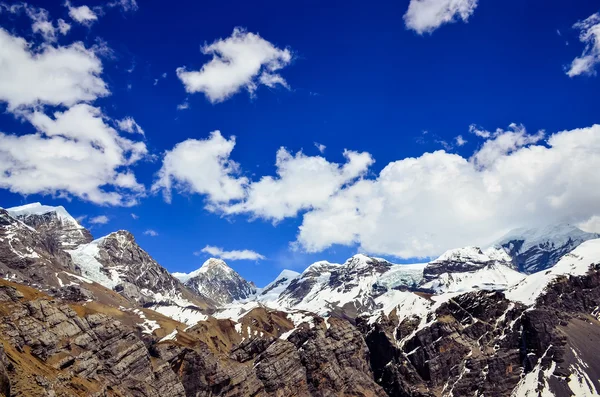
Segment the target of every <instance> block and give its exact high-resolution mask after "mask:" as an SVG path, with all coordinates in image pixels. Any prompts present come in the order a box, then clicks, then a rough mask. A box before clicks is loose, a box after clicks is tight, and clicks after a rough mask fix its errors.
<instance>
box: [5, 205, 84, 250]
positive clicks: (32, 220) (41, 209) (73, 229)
mask: <svg viewBox="0 0 600 397" xmlns="http://www.w3.org/2000/svg"><path fill="white" fill-rule="evenodd" d="M6 211H7V212H8V213H9V214H10V215H11V216H13V217H14V218H16V219H18V220H20V221H22V222H23V223H25V224H26V225H28V226H30V227H32V228H34V229H35V230H37V231H38V232H39V233H40V234H41V235H42V236H43V238H44V239H45V240H46V241H54V242H55V243H56V246H57V248H62V249H73V248H76V247H77V246H79V245H81V244H86V243H89V242H91V241H92V240H93V238H92V234H91V233H90V232H89V230H87V229H86V228H84V227H83V226H81V225H80V224H79V222H77V220H75V218H73V217H72V216H71V215H69V213H68V212H67V211H66V210H65V209H64V207H50V206H47V205H42V204H40V203H33V204H27V205H23V206H20V207H13V208H8V209H7V210H6Z"/></svg>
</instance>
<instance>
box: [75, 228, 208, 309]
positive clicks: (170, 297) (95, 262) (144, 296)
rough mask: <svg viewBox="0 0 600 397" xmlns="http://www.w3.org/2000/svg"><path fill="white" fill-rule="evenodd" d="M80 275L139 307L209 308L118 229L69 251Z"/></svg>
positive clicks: (124, 232)
mask: <svg viewBox="0 0 600 397" xmlns="http://www.w3.org/2000/svg"><path fill="white" fill-rule="evenodd" d="M69 253H70V254H71V256H72V257H73V261H74V263H75V265H76V266H77V267H78V269H79V270H81V274H82V275H83V276H85V277H87V278H89V279H91V280H93V281H95V282H97V283H98V284H101V285H103V286H104V287H106V288H109V289H114V290H115V291H117V292H119V293H120V294H121V295H122V296H123V297H125V298H126V299H128V300H129V301H131V302H134V303H138V304H140V305H145V304H150V303H154V302H164V303H172V304H176V305H179V306H182V307H185V306H188V305H194V306H197V307H200V308H206V307H208V304H207V301H206V300H205V299H202V298H201V297H198V296H197V295H194V293H192V292H191V291H189V290H188V289H186V288H185V287H184V286H183V284H182V283H181V282H180V281H179V280H177V279H176V278H175V277H173V276H172V275H171V274H170V273H169V272H168V271H167V270H166V269H165V268H164V267H162V266H160V265H159V264H158V263H157V262H156V261H155V260H154V259H152V257H151V256H150V255H148V253H147V252H146V251H144V250H143V249H142V248H141V247H140V246H139V245H138V244H137V243H136V241H135V238H134V237H133V235H132V234H131V233H129V232H128V231H125V230H120V231H118V232H115V233H111V234H109V235H108V236H105V237H102V238H99V239H97V240H94V241H92V242H91V243H89V244H83V245H80V246H79V247H77V248H76V249H74V250H71V251H69Z"/></svg>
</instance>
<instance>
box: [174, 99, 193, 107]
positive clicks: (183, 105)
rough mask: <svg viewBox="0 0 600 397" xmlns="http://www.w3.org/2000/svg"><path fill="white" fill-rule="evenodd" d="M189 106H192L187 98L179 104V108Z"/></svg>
mask: <svg viewBox="0 0 600 397" xmlns="http://www.w3.org/2000/svg"><path fill="white" fill-rule="evenodd" d="M189 108H190V103H189V102H188V100H187V99H186V100H185V101H183V102H182V103H180V104H179V105H177V110H186V109H189Z"/></svg>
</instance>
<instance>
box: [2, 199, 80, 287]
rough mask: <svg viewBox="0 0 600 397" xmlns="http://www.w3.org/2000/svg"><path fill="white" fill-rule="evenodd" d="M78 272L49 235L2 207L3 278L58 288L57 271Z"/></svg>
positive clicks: (68, 257)
mask: <svg viewBox="0 0 600 397" xmlns="http://www.w3.org/2000/svg"><path fill="white" fill-rule="evenodd" d="M63 271H67V272H75V266H74V264H73V261H72V259H71V257H70V255H69V254H67V253H66V252H65V251H63V250H62V249H61V248H60V245H59V244H57V241H56V240H55V239H54V238H53V237H52V236H50V235H48V234H45V233H40V232H38V231H37V230H36V229H34V228H32V227H30V226H28V225H26V224H24V223H23V222H21V221H19V220H17V219H15V218H13V217H12V216H11V215H10V214H9V213H8V212H7V211H6V210H3V209H0V274H1V276H2V278H5V279H10V280H15V281H18V282H21V283H25V284H30V285H35V286H38V287H39V288H56V287H60V285H61V283H60V281H59V279H58V277H57V274H58V273H60V272H63Z"/></svg>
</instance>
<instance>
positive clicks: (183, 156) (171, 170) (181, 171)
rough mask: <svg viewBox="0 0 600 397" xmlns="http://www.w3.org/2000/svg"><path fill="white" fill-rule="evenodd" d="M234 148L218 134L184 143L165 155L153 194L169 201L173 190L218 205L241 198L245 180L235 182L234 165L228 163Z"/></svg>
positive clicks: (233, 144) (236, 168)
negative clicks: (157, 193)
mask: <svg viewBox="0 0 600 397" xmlns="http://www.w3.org/2000/svg"><path fill="white" fill-rule="evenodd" d="M234 146H235V137H231V138H230V139H225V138H223V136H222V135H221V133H220V132H219V131H214V132H212V133H211V135H210V137H209V138H208V139H205V140H198V139H188V140H186V141H183V142H181V143H178V144H177V145H176V146H175V147H174V148H173V150H170V151H167V152H166V153H165V156H164V160H163V165H162V168H161V169H160V171H159V172H158V180H157V181H156V182H155V183H154V185H153V186H152V190H153V191H154V192H157V191H162V192H163V194H164V196H165V199H166V200H167V201H171V190H172V189H173V188H175V189H177V190H179V191H181V192H189V193H199V194H205V195H207V196H208V198H209V200H210V201H211V202H215V203H220V202H227V201H230V200H234V199H239V198H242V197H243V195H244V186H245V185H246V183H247V179H246V178H238V177H237V173H238V164H237V163H236V162H234V161H232V160H230V159H229V155H230V154H231V151H232V150H233V147H234Z"/></svg>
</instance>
